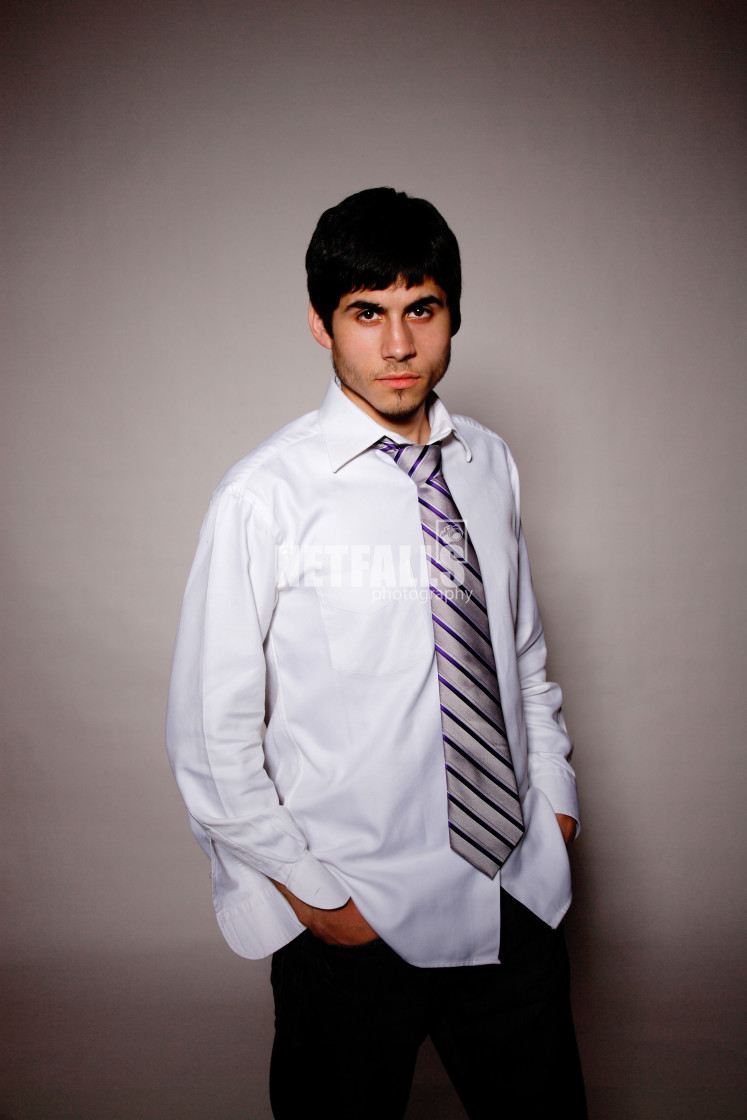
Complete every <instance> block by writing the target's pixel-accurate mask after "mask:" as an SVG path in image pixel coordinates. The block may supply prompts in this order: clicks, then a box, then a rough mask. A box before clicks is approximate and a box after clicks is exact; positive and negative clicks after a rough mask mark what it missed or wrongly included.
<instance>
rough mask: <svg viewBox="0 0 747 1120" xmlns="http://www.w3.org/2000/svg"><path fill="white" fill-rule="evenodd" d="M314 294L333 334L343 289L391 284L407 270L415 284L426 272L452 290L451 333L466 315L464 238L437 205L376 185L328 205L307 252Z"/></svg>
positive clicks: (316, 306) (449, 292)
mask: <svg viewBox="0 0 747 1120" xmlns="http://www.w3.org/2000/svg"><path fill="white" fill-rule="evenodd" d="M306 275H307V278H308V288H309V299H310V300H311V304H312V306H313V308H314V310H315V311H316V312H317V314H318V315H320V316H321V319H322V321H323V323H324V326H325V328H326V330H327V333H328V334H329V335H330V336H331V335H332V314H333V312H334V310H335V308H336V307H337V306H338V304H339V302H340V300H341V299H342V297H343V296H346V295H347V294H348V293H349V292H358V291H361V290H362V289H363V288H371V289H382V288H388V287H390V286H391V285H392V284H394V283H396V281H397V280H398V279H399V278H400V277H401V278H403V279H404V281H405V286H406V287H408V288H412V287H413V286H414V285H416V284H422V283H423V282H424V280H425V279H426V278H428V279H430V280H433V281H434V282H435V283H436V284H438V286H439V287H440V288H443V290H444V292H445V293H446V299H447V303H448V308H449V313H450V315H451V333H452V334H456V332H457V331H458V330H459V325H460V323H461V321H462V319H461V313H460V310H459V300H460V297H461V294H462V266H461V263H460V259H459V245H458V244H457V239H456V237H455V236H454V234H453V233H452V232H451V230H450V229H449V227H448V226H447V224H446V222H445V221H444V219H443V218H442V217H441V215H440V214H439V212H438V210H437V209H436V207H435V206H433V205H432V204H431V203H430V202H427V201H426V200H425V199H424V198H411V197H410V196H409V195H407V194H405V193H404V191H395V190H394V188H393V187H372V188H371V189H370V190H365V191H359V192H358V193H357V194H351V195H350V196H349V197H348V198H344V199H343V200H342V202H340V203H338V205H337V206H333V207H332V208H331V209H329V210H325V211H324V213H323V214H322V216H321V218H320V219H319V221H318V223H317V227H316V229H315V230H314V234H313V236H312V238H311V242H310V243H309V247H308V249H307V251H306Z"/></svg>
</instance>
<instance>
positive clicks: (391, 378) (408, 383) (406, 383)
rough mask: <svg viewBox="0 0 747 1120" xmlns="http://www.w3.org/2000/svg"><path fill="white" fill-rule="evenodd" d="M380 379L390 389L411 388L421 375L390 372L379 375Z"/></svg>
mask: <svg viewBox="0 0 747 1120" xmlns="http://www.w3.org/2000/svg"><path fill="white" fill-rule="evenodd" d="M378 381H379V382H381V384H383V385H387V386H388V387H389V388H390V389H411V388H412V387H413V385H417V383H418V381H420V377H419V376H418V374H417V373H404V372H403V373H390V374H387V375H386V376H384V377H379V378H378Z"/></svg>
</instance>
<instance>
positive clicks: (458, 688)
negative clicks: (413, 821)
mask: <svg viewBox="0 0 747 1120" xmlns="http://www.w3.org/2000/svg"><path fill="white" fill-rule="evenodd" d="M375 447H376V448H377V449H378V450H380V451H386V452H387V454H389V455H391V456H392V458H393V459H394V461H395V463H396V464H397V466H399V467H401V468H402V470H403V471H405V472H406V473H407V474H408V475H409V476H410V478H411V479H412V480H413V482H414V483H415V485H416V486H417V493H418V502H419V504H420V522H421V526H422V529H423V539H424V541H425V552H426V556H427V558H428V570H429V584H430V591H431V614H432V616H433V629H434V635H435V643H436V666H437V669H438V689H439V697H440V701H441V725H442V729H443V740H444V757H445V761H446V790H447V799H448V820H449V843H450V844H451V847H452V848H453V849H454V851H455V852H458V853H459V855H460V856H462V857H463V858H464V859H466V860H467V861H468V862H469V863H471V864H472V865H473V866H474V867H476V868H477V869H478V871H482V872H483V873H484V874H485V875H488V876H490V878H491V879H492V878H494V876H495V875H496V872H497V871H498V869H499V868H500V867H501V866H502V864H504V863H505V861H506V860H507V859H508V857H509V855H510V854H511V852H512V851H513V849H514V848H515V847H516V845H517V844H518V843H519V841H520V840H521V837H522V836H523V834H524V820H523V816H522V812H521V802H520V800H519V795H518V793H517V789H516V776H515V774H514V769H513V763H512V761H511V751H510V749H509V745H508V740H507V738H506V731H505V721H504V718H503V711H502V710H501V701H500V693H499V690H498V679H497V677H496V673H495V657H494V655H493V647H492V644H491V641H490V627H489V625H488V614H487V609H486V606H485V593H484V590H483V583H482V578H481V576H480V566H479V563H478V560H477V554H476V553H475V550H474V548H473V547H472V544H471V542H470V541H469V539H468V536H467V533H466V532H465V526H464V522H463V521H462V519H461V517H460V514H459V510H458V509H457V507H456V505H455V503H454V499H453V498H452V496H451V494H450V492H449V488H448V486H447V485H446V480H445V479H444V476H443V474H442V473H441V445H440V444H438V443H434V444H429V445H427V446H425V447H418V446H417V445H415V444H405V445H402V444H397V443H394V442H393V441H392V440H389V439H381V440H379V442H378V443H376V444H375Z"/></svg>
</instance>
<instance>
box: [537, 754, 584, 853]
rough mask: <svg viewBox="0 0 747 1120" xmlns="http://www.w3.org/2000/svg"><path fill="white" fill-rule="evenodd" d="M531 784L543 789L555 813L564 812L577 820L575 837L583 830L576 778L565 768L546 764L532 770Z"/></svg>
mask: <svg viewBox="0 0 747 1120" xmlns="http://www.w3.org/2000/svg"><path fill="white" fill-rule="evenodd" d="M529 784H530V786H534V787H535V789H539V790H542V792H543V793H544V795H545V797H546V798H547V800H548V801H549V802H550V804H551V805H552V808H553V812H554V813H556V814H557V813H563V814H565V816H567V817H573V819H574V821H575V822H576V831H575V833H574V839H575V838H576V836H578V834H579V832H580V830H581V825H580V823H579V810H578V794H577V792H576V780H575V778H574V777H572V776H571V775H570V774H569V773H568V772H567V771H566V770H565V769H563V770H558V769H556V768H554V767H552V768H551V767H547V766H546V767H541V768H538V769H532V770H531V777H530V781H529Z"/></svg>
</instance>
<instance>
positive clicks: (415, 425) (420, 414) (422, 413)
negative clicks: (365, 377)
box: [340, 381, 431, 444]
mask: <svg viewBox="0 0 747 1120" xmlns="http://www.w3.org/2000/svg"><path fill="white" fill-rule="evenodd" d="M340 388H341V389H342V391H343V393H344V394H345V396H346V397H348V399H349V400H351V401H352V402H353V404H355V405H357V406H358V408H359V409H360V410H361V412H365V413H367V414H368V415H369V416H370V417H371V418H372V419H374V420H376V421H377V422H378V423H379V424H383V426H384V427H385V428H386V429H387V430H388V431H390V432H391V433H392V435H396V436H399V437H400V439H405V440H411V441H412V442H413V443H417V444H424V443H427V442H428V440H429V438H430V434H431V425H430V421H429V420H428V407H427V406H428V405H429V404H430V401H431V398H430V396H428V397H427V398H426V399H425V400H424V401H423V403H422V404H421V405H420V406H419V407H418V408H417V410H416V411H415V412H409V413H406V414H405V415H403V416H388V415H385V414H384V413H383V412H377V410H376V409H375V408H374V407H373V406H372V405H370V404H369V403H368V401H367V400H366V399H365V397H362V396H360V395H359V394H358V393H356V392H355V390H354V389H351V388H350V386H349V385H346V384H345V382H344V381H341V382H340Z"/></svg>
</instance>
